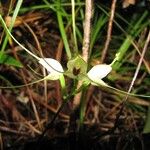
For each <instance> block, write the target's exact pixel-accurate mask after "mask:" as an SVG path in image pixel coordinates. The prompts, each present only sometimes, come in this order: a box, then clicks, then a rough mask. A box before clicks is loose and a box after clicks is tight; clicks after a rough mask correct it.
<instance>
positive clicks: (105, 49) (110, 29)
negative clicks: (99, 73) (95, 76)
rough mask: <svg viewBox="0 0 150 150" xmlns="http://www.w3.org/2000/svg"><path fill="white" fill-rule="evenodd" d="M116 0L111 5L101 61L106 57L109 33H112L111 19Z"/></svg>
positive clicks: (109, 39)
mask: <svg viewBox="0 0 150 150" xmlns="http://www.w3.org/2000/svg"><path fill="white" fill-rule="evenodd" d="M116 1H117V0H113V1H112V5H111V15H110V18H109V23H108V31H107V39H106V42H105V45H104V49H103V50H102V56H101V62H104V59H105V58H106V53H107V50H108V47H109V43H110V41H111V33H112V26H113V19H114V14H115V8H116Z"/></svg>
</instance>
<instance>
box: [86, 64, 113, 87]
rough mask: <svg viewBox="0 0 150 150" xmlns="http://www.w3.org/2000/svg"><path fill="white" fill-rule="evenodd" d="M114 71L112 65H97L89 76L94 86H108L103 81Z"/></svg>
mask: <svg viewBox="0 0 150 150" xmlns="http://www.w3.org/2000/svg"><path fill="white" fill-rule="evenodd" d="M111 70H112V67H111V65H107V64H100V65H95V66H94V67H93V68H92V69H91V70H90V71H89V72H88V73H87V76H88V78H89V79H90V80H91V84H92V85H96V86H98V85H99V84H100V85H104V86H107V84H106V83H105V82H104V81H103V80H102V79H103V78H104V77H106V76H107V75H108V74H109V73H110V72H111Z"/></svg>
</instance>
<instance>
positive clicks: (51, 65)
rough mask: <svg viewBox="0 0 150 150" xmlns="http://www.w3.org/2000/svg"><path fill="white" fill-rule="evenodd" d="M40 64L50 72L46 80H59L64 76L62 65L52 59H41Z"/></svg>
mask: <svg viewBox="0 0 150 150" xmlns="http://www.w3.org/2000/svg"><path fill="white" fill-rule="evenodd" d="M39 63H40V64H41V65H42V66H43V67H44V68H45V69H46V70H47V71H48V73H49V75H48V76H47V77H46V79H49V80H58V79H60V77H61V76H62V75H63V72H64V70H63V67H62V65H61V64H60V63H59V62H58V61H57V60H55V59H52V58H39Z"/></svg>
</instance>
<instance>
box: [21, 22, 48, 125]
mask: <svg viewBox="0 0 150 150" xmlns="http://www.w3.org/2000/svg"><path fill="white" fill-rule="evenodd" d="M22 22H23V24H24V25H25V26H26V27H27V28H28V30H29V31H30V33H31V34H32V35H33V38H34V40H35V43H36V44H37V49H38V50H39V52H40V55H41V57H42V58H44V55H43V51H42V48H41V45H40V42H39V40H38V38H37V36H36V35H35V33H34V32H33V30H32V29H31V27H30V26H29V25H28V24H27V23H26V22H24V21H22ZM43 76H44V77H45V76H46V70H45V68H43ZM43 82H44V98H45V102H46V103H48V98H47V80H44V81H43ZM45 111H46V121H48V112H47V109H46V110H45ZM41 127H42V126H41Z"/></svg>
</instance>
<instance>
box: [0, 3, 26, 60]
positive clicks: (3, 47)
mask: <svg viewBox="0 0 150 150" xmlns="http://www.w3.org/2000/svg"><path fill="white" fill-rule="evenodd" d="M22 2H23V0H18V2H17V5H16V8H15V11H14V13H13V16H12V19H11V23H10V26H9V29H8V30H9V32H11V30H12V28H13V25H14V23H15V20H16V17H17V15H18V13H19V10H20V7H21V5H22ZM8 39H9V35H8V34H6V37H5V39H4V42H3V44H2V48H1V51H0V58H1V57H2V55H3V53H4V50H5V48H6V46H7V42H8Z"/></svg>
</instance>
